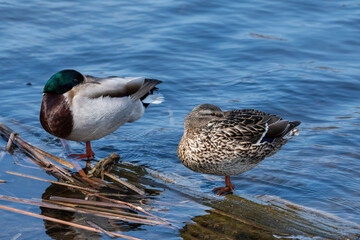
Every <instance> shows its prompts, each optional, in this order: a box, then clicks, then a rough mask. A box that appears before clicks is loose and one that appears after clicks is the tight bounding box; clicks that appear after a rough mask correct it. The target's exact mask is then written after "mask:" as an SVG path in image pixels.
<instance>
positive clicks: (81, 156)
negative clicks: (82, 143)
mask: <svg viewBox="0 0 360 240" xmlns="http://www.w3.org/2000/svg"><path fill="white" fill-rule="evenodd" d="M94 156H95V153H94V152H93V151H92V149H91V145H90V142H86V153H85V154H76V153H73V154H70V155H69V156H68V157H77V158H75V159H85V158H87V159H89V160H92V159H94Z"/></svg>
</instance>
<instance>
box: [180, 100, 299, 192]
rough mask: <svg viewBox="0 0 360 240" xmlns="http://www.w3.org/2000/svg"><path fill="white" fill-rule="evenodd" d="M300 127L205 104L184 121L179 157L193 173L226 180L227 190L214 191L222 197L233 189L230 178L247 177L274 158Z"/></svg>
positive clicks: (253, 112) (257, 113) (275, 118)
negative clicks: (268, 159)
mask: <svg viewBox="0 0 360 240" xmlns="http://www.w3.org/2000/svg"><path fill="white" fill-rule="evenodd" d="M299 124H300V122H299V121H294V122H289V121H288V120H283V119H282V118H280V117H278V116H275V115H271V114H267V113H264V112H260V111H257V110H252V109H243V110H232V111H225V112H223V111H222V110H221V109H220V108H218V107H217V106H214V105H211V104H202V105H199V106H197V107H195V108H194V109H193V110H192V111H191V112H190V113H189V114H188V115H187V116H186V117H185V121H184V128H185V131H184V135H183V137H182V139H181V141H180V144H179V146H178V156H179V159H180V161H181V162H182V163H183V164H184V165H185V166H186V167H188V168H190V169H191V170H193V171H196V172H200V173H207V174H213V175H220V176H225V183H226V187H221V188H215V189H214V190H220V191H219V193H218V195H221V194H222V193H223V192H232V191H233V189H234V185H232V184H231V181H230V175H236V174H240V173H244V172H246V171H248V170H250V169H252V168H254V167H255V166H256V165H258V164H259V163H260V162H261V161H262V160H263V159H264V158H266V157H269V156H271V155H273V154H275V153H276V152H277V151H278V150H279V149H280V148H281V147H282V146H283V145H284V144H285V143H286V142H287V141H288V140H290V139H291V138H292V137H294V136H296V135H298V134H299V132H300V131H299V130H298V129H297V128H296V126H298V125H299ZM214 190H213V191H214Z"/></svg>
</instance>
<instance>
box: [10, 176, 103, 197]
mask: <svg viewBox="0 0 360 240" xmlns="http://www.w3.org/2000/svg"><path fill="white" fill-rule="evenodd" d="M6 173H8V174H12V175H16V176H20V177H26V178H31V179H35V180H38V181H43V182H49V183H53V184H57V185H62V186H65V187H69V188H76V189H80V190H85V191H89V192H98V191H97V190H95V189H91V188H85V187H79V186H76V185H72V184H68V183H62V182H55V181H51V180H47V179H43V178H38V177H33V176H30V175H26V174H22V173H16V172H11V171H6Z"/></svg>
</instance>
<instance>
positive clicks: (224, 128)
mask: <svg viewBox="0 0 360 240" xmlns="http://www.w3.org/2000/svg"><path fill="white" fill-rule="evenodd" d="M299 124H300V123H298V124H297V125H299ZM209 125H210V126H211V129H212V131H213V134H216V135H217V136H223V137H226V138H228V139H232V140H238V141H240V142H250V143H252V144H258V143H261V142H262V141H264V140H268V141H270V142H271V141H272V140H273V139H275V138H277V137H282V136H284V135H286V133H288V132H289V131H290V130H291V129H293V128H294V127H296V126H297V125H296V123H295V122H291V123H290V122H289V121H287V120H283V119H282V118H281V117H279V116H276V115H272V114H267V113H265V112H261V111H258V110H254V109H242V110H233V111H226V112H224V118H223V119H221V120H215V121H213V122H211V123H210V124H209ZM295 125H296V126H295Z"/></svg>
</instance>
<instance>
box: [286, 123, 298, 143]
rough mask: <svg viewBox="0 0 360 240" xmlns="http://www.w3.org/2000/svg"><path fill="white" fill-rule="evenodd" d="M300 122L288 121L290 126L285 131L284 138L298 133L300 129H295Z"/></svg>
mask: <svg viewBox="0 0 360 240" xmlns="http://www.w3.org/2000/svg"><path fill="white" fill-rule="evenodd" d="M300 124H301V122H300V121H293V122H290V123H289V125H290V126H289V128H288V130H287V131H286V133H285V134H284V136H283V137H284V138H285V139H290V138H293V137H295V136H297V135H299V133H300V130H299V129H297V128H296V127H297V126H299V125H300Z"/></svg>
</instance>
